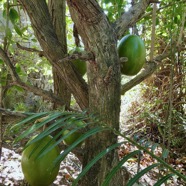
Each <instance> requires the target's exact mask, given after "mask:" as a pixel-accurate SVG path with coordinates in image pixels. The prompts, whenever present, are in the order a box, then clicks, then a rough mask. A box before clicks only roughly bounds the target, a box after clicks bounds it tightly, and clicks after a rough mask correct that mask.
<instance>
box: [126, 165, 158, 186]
mask: <svg viewBox="0 0 186 186" xmlns="http://www.w3.org/2000/svg"><path fill="white" fill-rule="evenodd" d="M158 165H160V163H155V164H152V165H150V166H148V167H147V168H145V169H143V170H142V171H140V172H139V173H137V174H136V175H135V176H134V177H133V178H131V179H130V180H129V182H128V183H127V186H133V184H134V183H136V182H137V181H138V180H139V179H140V178H141V177H142V176H143V175H144V174H145V173H147V172H148V171H150V170H151V169H153V168H154V167H157V166H158Z"/></svg>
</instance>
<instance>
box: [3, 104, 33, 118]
mask: <svg viewBox="0 0 186 186" xmlns="http://www.w3.org/2000/svg"><path fill="white" fill-rule="evenodd" d="M0 113H4V114H5V115H10V116H17V117H23V118H25V117H28V116H29V114H28V113H23V112H15V111H10V110H7V109H4V108H1V107H0Z"/></svg>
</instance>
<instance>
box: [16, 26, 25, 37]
mask: <svg viewBox="0 0 186 186" xmlns="http://www.w3.org/2000/svg"><path fill="white" fill-rule="evenodd" d="M14 30H15V31H16V33H17V34H18V35H20V36H22V35H23V32H22V31H21V29H20V28H19V27H18V26H17V25H14Z"/></svg>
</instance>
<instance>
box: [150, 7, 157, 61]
mask: <svg viewBox="0 0 186 186" xmlns="http://www.w3.org/2000/svg"><path fill="white" fill-rule="evenodd" d="M156 11H157V5H156V4H154V5H153V14H152V34H151V49H150V61H152V60H153V57H154V46H155V37H156Z"/></svg>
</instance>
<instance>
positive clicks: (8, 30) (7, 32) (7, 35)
mask: <svg viewBox="0 0 186 186" xmlns="http://www.w3.org/2000/svg"><path fill="white" fill-rule="evenodd" d="M6 37H7V38H8V39H9V40H11V38H12V31H11V30H10V28H6Z"/></svg>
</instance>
